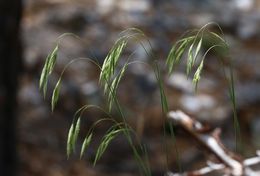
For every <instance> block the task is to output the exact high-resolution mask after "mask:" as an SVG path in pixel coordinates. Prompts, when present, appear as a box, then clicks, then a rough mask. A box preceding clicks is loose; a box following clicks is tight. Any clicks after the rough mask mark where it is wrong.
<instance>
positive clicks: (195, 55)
mask: <svg viewBox="0 0 260 176" xmlns="http://www.w3.org/2000/svg"><path fill="white" fill-rule="evenodd" d="M210 25H216V26H217V27H218V28H219V31H220V33H221V34H223V32H222V30H221V28H220V27H219V26H218V25H217V24H215V23H210V24H206V25H205V26H203V27H202V28H201V29H199V30H194V31H191V32H190V33H187V34H186V35H184V36H183V38H181V39H180V40H178V41H177V42H176V43H175V44H173V46H172V47H171V49H170V52H169V54H168V56H167V59H166V62H165V63H166V66H167V68H168V74H169V75H170V74H173V72H174V69H175V68H176V67H177V66H178V65H179V64H180V62H181V61H182V60H183V59H184V58H186V59H187V64H186V74H187V77H188V76H190V75H191V73H194V75H193V84H194V85H195V90H197V85H198V83H199V81H200V78H201V74H202V71H203V65H204V63H205V58H206V55H207V54H208V52H209V51H211V50H213V49H214V48H216V47H219V48H221V49H223V50H228V45H227V43H226V41H225V40H224V39H223V38H222V37H221V36H220V35H219V34H217V33H216V32H212V31H209V30H208V27H209V26H210ZM66 35H73V36H75V35H74V34H64V35H62V36H61V37H60V38H59V42H60V40H61V38H62V37H64V36H66ZM120 35H121V36H120V37H119V39H118V40H117V41H116V42H115V44H114V45H113V47H112V49H111V50H110V51H109V53H108V55H107V56H106V58H105V59H104V63H103V65H102V67H101V66H99V65H98V64H97V63H96V62H95V61H93V60H91V59H88V58H78V59H74V60H72V61H71V62H70V63H68V64H67V65H66V66H65V68H64V70H63V72H62V73H61V76H60V78H59V80H58V81H57V83H56V86H55V88H54V89H53V92H52V100H51V109H52V111H53V110H54V108H55V105H56V104H57V101H58V98H59V94H60V88H61V84H62V75H63V73H64V72H65V70H66V69H67V67H68V66H69V65H71V64H72V63H74V62H75V61H79V60H86V61H88V62H91V63H94V64H95V65H96V66H97V67H98V69H99V70H100V75H99V82H100V84H101V86H102V88H103V90H104V94H105V95H106V97H107V100H108V105H109V109H108V111H109V112H110V111H111V108H112V106H113V105H115V107H116V110H117V111H118V113H119V114H120V116H121V118H122V122H117V121H116V120H114V119H113V118H112V117H111V115H110V113H109V112H106V111H105V110H104V109H102V108H100V107H99V106H97V105H84V106H83V107H81V108H80V109H79V110H78V111H77V112H76V113H75V115H74V119H73V121H72V124H71V126H70V129H69V132H68V138H67V157H68V158H69V157H70V155H71V153H72V152H73V151H75V146H76V143H77V140H78V136H79V133H80V126H81V117H82V114H83V113H84V111H85V110H87V109H89V108H97V109H99V110H101V111H103V112H105V113H106V114H107V115H108V117H109V118H103V119H100V120H98V121H97V122H95V123H94V124H93V125H92V127H91V129H90V130H89V131H88V133H87V135H86V137H85V139H84V141H83V143H82V146H81V151H80V158H82V156H83V155H84V152H85V151H86V150H87V148H88V147H89V146H90V143H91V141H92V137H93V134H94V133H93V130H94V128H95V127H96V125H97V124H99V123H101V122H103V121H110V122H111V123H112V127H111V128H110V129H109V130H108V131H107V133H106V134H105V135H104V136H103V138H102V140H101V143H100V145H99V147H98V149H97V152H96V155H95V159H94V163H93V164H94V165H96V163H97V162H98V161H99V160H100V158H101V157H102V155H103V154H104V152H105V150H106V149H107V147H108V145H109V144H110V142H111V141H112V140H113V139H114V138H115V137H116V136H117V135H118V134H120V133H122V134H124V135H125V137H126V139H127V141H128V143H129V145H130V146H131V148H132V150H133V154H134V157H135V159H136V161H137V163H138V165H139V166H140V172H141V173H142V175H147V176H150V175H151V170H150V167H149V161H148V154H147V150H146V147H145V146H144V145H141V144H139V147H140V149H141V152H142V153H140V152H139V151H138V150H137V148H136V146H135V145H134V143H133V140H132V137H131V135H130V133H135V132H134V130H133V129H131V127H129V125H128V124H127V121H126V119H125V116H124V113H123V112H122V110H121V106H120V103H119V101H118V99H117V96H116V92H117V89H118V86H119V84H120V81H121V80H122V77H123V76H124V75H125V73H126V71H127V67H128V65H129V64H130V62H129V59H128V60H127V61H125V63H124V64H123V66H121V68H120V66H119V64H118V63H119V60H120V58H121V56H122V54H123V52H124V49H125V48H126V46H127V44H128V42H129V40H130V39H132V40H133V41H138V40H139V39H140V37H144V38H145V39H147V37H146V36H145V35H144V33H143V32H142V31H141V30H139V29H136V28H130V29H127V30H125V31H123V32H122V33H121V34H120ZM76 38H78V37H76ZM209 38H210V45H209V46H207V41H208V39H209ZM147 41H148V42H149V40H148V39H147ZM59 42H58V43H59ZM149 44H150V42H149ZM140 45H141V46H142V47H143V49H144V50H145V52H146V53H147V55H148V56H149V57H151V58H152V61H153V62H152V63H148V65H149V64H150V66H151V68H153V70H154V74H155V77H156V80H157V83H158V88H159V91H160V98H161V107H162V112H163V114H166V113H167V112H168V110H169V107H168V102H167V98H166V94H165V90H164V86H163V79H162V75H161V68H160V66H159V65H158V60H157V59H156V57H154V55H153V53H152V54H150V53H149V52H148V51H147V49H146V48H145V47H144V45H143V44H142V42H140ZM150 47H151V44H150ZM58 49H59V47H58V44H57V45H56V46H55V48H54V49H53V51H52V52H51V53H50V54H49V55H48V57H47V58H46V61H45V64H44V67H43V69H42V73H41V77H40V82H39V88H40V90H41V91H43V94H44V97H45V96H46V92H47V84H48V79H49V76H50V75H51V73H52V72H53V69H54V66H55V63H56V60H57V53H58ZM204 51H205V52H204ZM199 56H202V57H199ZM132 63H134V62H131V64H132ZM135 63H138V62H135ZM139 63H140V62H139ZM231 73H232V72H231ZM225 75H226V74H225ZM227 79H228V78H227ZM228 81H229V83H230V87H229V92H230V98H231V101H232V104H233V110H234V120H235V124H236V126H237V127H238V128H239V125H238V122H237V117H236V112H235V109H236V104H235V93H234V81H233V76H232V74H231V77H230V79H228ZM76 119H77V121H76ZM170 129H171V134H172V136H173V139H174V140H175V136H174V132H173V129H172V126H171V127H170ZM166 145H167V144H166ZM166 148H167V147H166ZM176 151H177V149H176ZM142 154H143V156H144V157H142ZM177 155H178V153H177Z"/></svg>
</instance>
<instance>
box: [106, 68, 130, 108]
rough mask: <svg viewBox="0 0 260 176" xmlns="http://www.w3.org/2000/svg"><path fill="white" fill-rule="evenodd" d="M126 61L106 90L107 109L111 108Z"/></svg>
mask: <svg viewBox="0 0 260 176" xmlns="http://www.w3.org/2000/svg"><path fill="white" fill-rule="evenodd" d="M127 65H128V64H127V63H126V64H125V65H124V66H123V68H122V69H121V70H120V72H119V73H118V75H117V76H116V78H114V80H113V81H112V83H111V86H110V89H109V90H108V104H109V111H111V109H112V105H113V102H114V97H115V96H116V91H117V88H118V85H119V82H120V80H121V79H122V77H123V75H124V73H125V71H126V68H127Z"/></svg>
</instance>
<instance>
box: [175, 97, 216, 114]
mask: <svg viewBox="0 0 260 176" xmlns="http://www.w3.org/2000/svg"><path fill="white" fill-rule="evenodd" d="M180 103H181V105H182V106H183V108H184V109H186V110H187V111H188V112H191V113H198V112H200V111H202V110H208V109H211V108H213V107H214V106H215V105H216V102H215V100H214V99H213V97H211V96H209V95H206V94H200V95H195V96H191V95H183V96H182V97H181V100H180Z"/></svg>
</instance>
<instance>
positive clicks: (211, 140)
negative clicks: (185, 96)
mask: <svg viewBox="0 0 260 176" xmlns="http://www.w3.org/2000/svg"><path fill="white" fill-rule="evenodd" d="M168 118H169V119H170V120H172V121H173V122H174V123H175V124H178V125H180V126H182V127H183V128H184V129H185V130H186V131H187V133H188V134H189V135H191V136H192V137H193V138H194V139H195V140H196V141H197V142H198V143H199V144H200V145H201V146H203V147H204V148H206V149H207V150H208V151H209V152H210V153H211V154H213V155H214V156H215V157H216V158H217V159H218V160H219V161H220V163H212V162H208V163H207V165H208V166H206V167H204V168H201V169H199V170H196V171H192V172H185V173H182V174H173V173H167V174H166V175H167V176H202V175H206V174H210V173H212V172H213V171H221V172H222V173H225V174H224V175H234V176H242V175H245V176H256V175H260V172H259V171H258V172H257V171H253V170H252V169H251V168H250V166H252V165H255V164H259V163H260V156H259V152H258V156H257V157H253V158H249V159H245V160H244V161H243V160H241V159H239V157H238V156H237V155H235V154H234V153H232V152H231V151H229V150H228V149H227V148H225V147H224V145H223V144H222V143H221V141H220V139H219V135H220V129H218V128H217V129H215V130H214V131H213V132H208V130H205V128H206V127H205V126H204V125H202V124H201V123H200V122H198V121H196V120H194V119H192V118H191V117H189V116H188V115H186V114H185V113H183V112H182V111H171V112H169V113H168ZM221 172H220V173H221Z"/></svg>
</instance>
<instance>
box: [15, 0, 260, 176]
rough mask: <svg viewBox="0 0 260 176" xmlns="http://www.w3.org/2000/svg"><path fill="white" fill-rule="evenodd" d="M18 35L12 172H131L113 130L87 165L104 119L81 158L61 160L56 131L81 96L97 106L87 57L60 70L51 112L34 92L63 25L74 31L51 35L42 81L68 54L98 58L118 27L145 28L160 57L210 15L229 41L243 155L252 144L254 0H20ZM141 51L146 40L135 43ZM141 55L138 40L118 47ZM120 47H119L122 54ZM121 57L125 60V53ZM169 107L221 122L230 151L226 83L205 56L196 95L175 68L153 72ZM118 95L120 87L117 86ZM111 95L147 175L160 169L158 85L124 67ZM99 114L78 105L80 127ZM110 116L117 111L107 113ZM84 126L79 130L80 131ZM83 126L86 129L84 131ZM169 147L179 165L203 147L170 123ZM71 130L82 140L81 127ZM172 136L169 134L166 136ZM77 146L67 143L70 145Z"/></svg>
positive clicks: (259, 22)
mask: <svg viewBox="0 0 260 176" xmlns="http://www.w3.org/2000/svg"><path fill="white" fill-rule="evenodd" d="M24 7H25V11H24V17H23V23H22V27H23V29H22V34H23V40H24V63H25V71H24V74H23V75H22V76H21V78H20V82H21V86H20V90H19V105H20V110H19V140H20V142H19V153H20V173H21V175H22V176H32V175H37V176H41V175H47V176H66V175H73V176H74V175H75V176H77V175H78V176H81V175H82V176H83V175H88V176H91V175H93V176H94V175H99V176H102V175H120V176H126V175H137V172H136V171H137V166H136V164H135V162H134V160H133V157H132V155H131V149H130V148H129V146H128V145H127V142H126V140H125V139H124V138H123V137H122V136H119V137H118V138H117V139H116V140H115V141H114V142H112V144H111V146H110V147H109V150H108V152H107V153H106V154H105V155H104V157H103V159H102V160H101V161H100V162H99V164H98V165H97V166H96V167H95V168H93V167H92V165H91V160H93V156H94V153H95V147H96V146H97V144H98V139H100V137H101V135H102V134H103V133H104V129H105V128H106V127H107V125H108V124H105V125H104V126H100V127H99V128H98V129H99V130H97V133H96V140H95V141H94V142H93V144H92V146H91V147H90V150H89V151H88V152H87V153H86V155H85V157H84V159H83V160H79V159H78V156H73V157H72V158H71V159H69V160H67V158H66V137H67V132H68V129H69V126H70V123H71V120H72V117H73V114H74V112H75V111H76V110H77V108H79V107H80V106H81V105H83V104H85V103H90V104H99V105H104V104H105V103H104V98H103V96H102V92H101V90H100V88H99V86H98V81H97V79H98V70H97V69H96V67H95V66H94V65H93V64H90V63H87V62H86V63H83V62H76V63H75V64H73V65H72V66H71V67H70V68H69V69H68V70H67V71H66V74H65V75H64V79H63V84H62V90H61V98H60V100H59V102H58V106H57V109H56V110H55V111H54V112H53V113H51V108H50V103H49V102H50V95H51V91H49V92H48V96H47V99H46V100H43V98H42V97H43V96H42V95H41V93H40V92H39V90H38V80H39V75H40V72H41V69H42V66H43V63H44V60H45V57H46V56H47V54H48V53H49V52H50V50H51V49H52V48H53V47H54V45H55V41H56V39H57V37H59V36H60V35H61V34H63V33H65V32H72V33H74V34H76V35H78V36H79V37H80V40H79V39H75V38H73V37H69V36H68V37H65V38H64V39H63V40H62V42H61V49H60V52H59V58H58V63H57V65H56V69H55V73H54V74H53V77H52V80H51V81H50V87H52V88H53V87H54V85H55V81H57V78H58V76H59V74H60V73H61V71H62V69H63V67H64V66H65V65H66V63H68V62H69V61H70V60H71V59H73V58H78V57H90V58H92V59H95V60H97V61H98V62H102V61H103V59H104V58H105V56H106V54H107V53H108V51H109V49H110V48H111V47H112V45H113V42H114V41H115V40H116V38H117V37H118V34H119V33H120V32H121V31H122V30H124V29H126V28H129V27H137V28H139V29H141V30H143V31H144V32H145V34H146V35H147V36H148V37H149V41H150V42H151V44H152V46H153V50H148V52H154V53H156V56H157V57H158V58H160V60H161V61H162V62H164V59H165V58H166V56H167V54H168V52H169V50H170V47H171V45H172V44H173V42H174V41H176V39H178V37H179V36H180V35H181V34H182V33H183V32H184V31H186V30H189V29H193V28H200V27H201V26H203V25H204V24H206V23H208V22H212V21H214V22H217V23H218V24H219V25H220V26H221V27H222V28H223V31H224V33H225V38H226V39H227V41H228V43H229V44H230V48H231V51H230V52H231V56H232V58H233V59H234V76H235V83H236V84H235V87H236V95H237V110H238V117H239V121H240V124H241V133H242V139H243V143H244V146H243V149H242V150H241V151H240V153H241V155H243V156H246V157H248V156H252V155H254V152H255V150H256V149H259V147H260V138H259V136H258V134H259V132H260V118H259V111H260V109H259V102H260V91H259V90H260V82H259V80H260V71H259V68H260V60H259V47H260V40H259V39H260V33H259V30H258V29H259V26H260V3H259V1H258V0H255V1H253V0H242V1H238V0H233V1H228V2H226V1H223V0H221V1H216V2H215V1H214V2H213V1H209V0H203V1H195V0H188V1H181V0H174V1H165V0H162V1H156V0H131V1H130V0H122V1H119V2H117V1H115V0H106V1H104V0H97V1H91V0H74V1H69V0H37V1H34V0H25V1H24ZM143 42H144V45H145V46H146V47H147V48H148V47H149V45H148V43H147V42H146V41H145V40H143ZM132 51H135V55H134V57H135V58H137V59H139V60H141V61H148V60H149V58H148V55H147V54H146V52H145V51H144V50H143V48H142V47H141V46H140V45H134V44H131V45H130V46H129V49H128V50H127V53H131V52H132ZM127 53H126V54H127ZM124 57H127V55H125V56H124ZM163 78H164V82H165V85H166V92H167V97H168V100H169V105H170V109H182V110H183V111H184V112H186V113H188V114H190V115H192V116H194V117H196V118H198V119H199V120H201V121H203V122H206V123H209V124H210V125H211V126H213V127H216V126H219V127H221V128H222V129H223V134H222V137H223V142H224V144H225V145H226V146H227V147H229V148H230V149H234V146H235V141H234V131H233V122H232V109H231V104H230V102H229V101H228V100H229V98H228V90H227V85H226V84H225V81H224V77H223V74H222V72H221V69H219V63H218V62H217V58H216V57H215V56H213V55H209V58H207V62H206V65H205V71H204V72H203V76H202V80H201V83H200V84H199V89H198V92H197V93H194V90H193V86H192V81H191V80H190V79H187V78H186V76H185V71H184V70H183V69H182V67H180V69H179V70H177V71H176V72H175V73H174V74H173V76H170V77H168V76H166V75H164V76H163ZM126 92H127V93H126ZM118 95H119V97H120V100H121V102H122V104H123V106H124V112H125V113H126V114H127V120H128V121H129V123H130V124H131V125H132V126H133V127H134V128H136V129H137V130H138V135H139V136H140V138H141V140H142V142H143V143H145V144H147V146H148V152H149V156H150V162H151V167H152V171H153V175H163V172H164V171H165V167H164V163H165V154H164V149H163V145H162V141H163V130H162V126H163V121H162V115H161V109H160V98H159V90H158V88H157V85H156V81H155V78H154V77H153V74H152V70H151V69H149V68H147V67H144V66H140V65H134V66H131V67H130V69H129V71H128V73H127V78H125V79H123V84H122V85H121V86H120V87H119V92H118ZM102 116H104V114H102V113H100V112H99V113H98V112H86V113H85V118H86V119H85V120H84V127H83V126H82V128H83V129H87V128H89V127H90V124H92V123H93V122H94V121H95V120H97V119H99V118H100V117H102ZM115 116H117V114H115ZM83 131H84V130H83ZM84 132H86V130H85V131H84ZM176 134H177V146H178V148H179V152H180V162H181V163H182V168H183V170H189V169H192V168H198V167H199V166H202V165H203V164H204V163H205V155H203V150H202V149H200V148H198V147H197V146H196V145H193V143H191V142H190V140H189V139H188V138H189V137H188V136H185V134H184V133H183V132H182V131H181V130H180V129H178V128H177V129H176ZM81 137H84V135H83V134H82V136H81ZM166 140H167V141H168V142H169V143H173V141H172V139H171V138H167V139H166ZM79 150H80V144H78V146H77V152H79ZM169 158H170V159H169V169H170V170H172V171H176V170H178V167H177V162H176V160H175V159H176V156H175V150H172V151H170V153H169Z"/></svg>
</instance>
